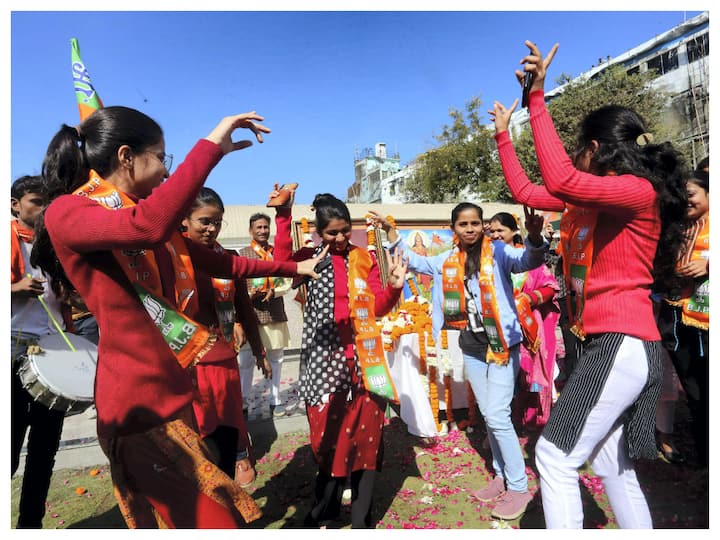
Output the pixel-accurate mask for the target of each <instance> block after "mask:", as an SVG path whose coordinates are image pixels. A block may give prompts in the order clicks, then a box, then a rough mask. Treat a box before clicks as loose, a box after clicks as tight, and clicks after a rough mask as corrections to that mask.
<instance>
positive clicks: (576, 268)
mask: <svg viewBox="0 0 720 540" xmlns="http://www.w3.org/2000/svg"><path fill="white" fill-rule="evenodd" d="M597 216H598V213H597V211H594V210H589V209H587V208H580V207H578V206H573V205H567V209H566V210H565V212H564V213H563V215H562V217H561V219H560V242H561V244H562V255H563V274H564V275H565V280H566V282H567V283H569V284H570V290H572V291H573V292H574V293H575V301H574V302H573V300H572V296H571V295H569V294H568V295H567V296H566V301H567V303H568V318H569V320H570V321H569V322H570V330H571V331H572V333H573V334H575V335H576V336H577V337H578V338H579V339H580V340H584V339H585V329H584V327H583V319H582V318H583V312H584V308H585V300H586V295H587V283H588V279H589V277H590V270H591V268H592V259H593V247H594V242H593V236H594V234H595V225H596V224H597Z"/></svg>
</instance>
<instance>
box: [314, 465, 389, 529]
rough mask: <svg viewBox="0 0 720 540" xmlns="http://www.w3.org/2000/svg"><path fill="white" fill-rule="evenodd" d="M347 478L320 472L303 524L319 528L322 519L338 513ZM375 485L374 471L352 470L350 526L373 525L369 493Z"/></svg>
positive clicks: (365, 526) (336, 515)
mask: <svg viewBox="0 0 720 540" xmlns="http://www.w3.org/2000/svg"><path fill="white" fill-rule="evenodd" d="M345 481H346V477H344V476H342V477H339V476H330V475H329V474H326V473H324V472H323V471H319V472H318V475H317V478H316V479H315V500H314V501H313V507H312V509H311V510H310V513H309V514H308V515H307V516H306V517H305V523H304V525H305V526H306V527H308V528H313V527H318V526H319V524H320V522H321V521H325V520H330V519H335V518H336V517H338V516H339V515H340V502H341V501H340V499H341V497H342V492H343V488H344V487H345ZM374 485H375V471H362V470H361V471H353V472H352V473H351V475H350V488H351V491H352V503H351V506H350V519H351V526H352V528H353V529H370V528H372V525H371V523H372V516H371V510H372V493H373V487H374Z"/></svg>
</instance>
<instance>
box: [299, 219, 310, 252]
mask: <svg viewBox="0 0 720 540" xmlns="http://www.w3.org/2000/svg"><path fill="white" fill-rule="evenodd" d="M300 231H302V240H303V247H304V246H312V243H313V240H312V235H311V234H310V225H308V220H307V218H306V217H305V216H303V217H301V218H300Z"/></svg>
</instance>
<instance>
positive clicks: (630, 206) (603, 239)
mask: <svg viewBox="0 0 720 540" xmlns="http://www.w3.org/2000/svg"><path fill="white" fill-rule="evenodd" d="M529 108H530V126H531V127H532V130H533V138H534V139H535V151H536V153H537V158H538V163H539V165H540V172H541V174H542V178H543V181H544V185H541V186H538V185H534V184H532V183H531V182H530V180H529V179H528V177H527V175H526V174H525V171H524V170H523V169H522V166H521V165H520V162H519V161H518V158H517V155H516V154H515V150H514V148H513V146H512V142H511V141H510V136H509V134H508V132H507V131H503V132H501V133H498V134H497V135H496V136H495V139H496V141H497V144H498V150H499V152H500V161H501V163H502V167H503V173H504V174H505V178H506V180H507V182H508V186H509V188H510V192H511V193H512V195H513V197H514V198H515V200H516V201H517V202H518V203H521V204H526V205H528V206H530V207H532V208H536V209H540V210H554V211H561V210H563V209H564V208H565V203H569V204H573V205H576V206H581V207H585V208H592V209H595V210H598V211H599V215H598V220H597V226H596V228H595V235H594V238H593V240H594V250H593V261H592V268H591V270H590V275H589V277H588V281H587V299H586V304H585V310H584V315H583V324H584V327H585V330H586V331H587V333H588V334H597V333H603V332H619V333H622V334H628V335H631V336H635V337H638V338H640V339H644V340H651V341H654V340H658V339H660V334H659V333H658V329H657V326H656V325H655V319H654V318H653V312H652V303H651V301H650V287H651V285H652V283H653V278H652V267H653V260H654V258H655V251H656V249H657V243H658V238H659V237H660V212H659V209H658V204H657V194H656V192H655V190H654V188H653V187H652V185H651V184H650V182H649V181H648V180H647V179H645V178H640V177H637V176H633V175H628V174H626V175H621V176H596V175H593V174H590V173H585V172H581V171H578V170H577V169H575V167H574V166H573V164H572V161H571V160H570V157H569V156H568V155H567V152H566V151H565V148H564V147H563V145H562V142H561V141H560V138H559V137H558V135H557V133H556V132H555V126H554V125H553V122H552V118H551V117H550V114H549V113H548V111H547V109H546V107H545V100H544V93H543V91H542V90H536V91H534V92H532V93H531V94H530V107H529Z"/></svg>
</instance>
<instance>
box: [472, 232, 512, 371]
mask: <svg viewBox="0 0 720 540" xmlns="http://www.w3.org/2000/svg"><path fill="white" fill-rule="evenodd" d="M494 262H495V255H494V248H493V245H492V240H490V238H488V237H487V236H485V235H483V239H482V247H481V249H480V270H479V272H478V280H479V281H480V296H481V298H482V302H481V303H482V319H483V326H484V327H485V333H486V335H487V337H488V341H489V342H490V346H489V347H488V352H487V361H488V362H494V363H496V364H499V365H505V364H507V363H508V360H509V359H510V353H509V350H508V346H507V342H506V341H505V336H504V335H503V331H502V324H501V322H500V308H499V307H498V303H497V297H496V296H495V290H496V289H495V277H494V275H493V265H494Z"/></svg>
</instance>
